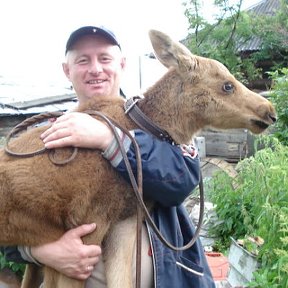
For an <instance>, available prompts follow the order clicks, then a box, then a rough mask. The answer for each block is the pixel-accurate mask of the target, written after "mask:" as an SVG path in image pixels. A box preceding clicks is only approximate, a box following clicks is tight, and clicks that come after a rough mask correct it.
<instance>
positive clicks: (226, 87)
mask: <svg viewBox="0 0 288 288" xmlns="http://www.w3.org/2000/svg"><path fill="white" fill-rule="evenodd" d="M222 89H223V91H224V92H228V93H232V92H233V91H234V85H233V84H232V83H230V82H227V83H225V84H224V85H223V87H222Z"/></svg>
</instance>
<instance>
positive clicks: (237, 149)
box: [199, 129, 253, 159]
mask: <svg viewBox="0 0 288 288" xmlns="http://www.w3.org/2000/svg"><path fill="white" fill-rule="evenodd" d="M199 136H202V137H205V143H206V156H207V157H209V156H210V157H222V158H228V159H243V158H245V157H247V156H249V155H251V151H252V150H253V147H251V145H252V146H253V141H251V137H252V136H251V134H250V132H248V131H247V130H246V129H230V130H225V131H218V130H212V129H206V130H203V131H202V132H201V133H200V134H199Z"/></svg>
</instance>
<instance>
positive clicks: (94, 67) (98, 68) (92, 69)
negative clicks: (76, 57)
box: [88, 61, 103, 74]
mask: <svg viewBox="0 0 288 288" xmlns="http://www.w3.org/2000/svg"><path fill="white" fill-rule="evenodd" d="M102 71H103V69H102V65H101V63H99V62H98V61H93V62H91V65H90V66H89V69H88V72H89V73H92V74H93V73H100V72H102Z"/></svg>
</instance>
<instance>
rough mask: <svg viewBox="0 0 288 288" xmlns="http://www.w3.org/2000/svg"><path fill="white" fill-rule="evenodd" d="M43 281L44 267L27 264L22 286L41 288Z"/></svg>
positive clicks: (22, 287) (24, 287)
mask: <svg viewBox="0 0 288 288" xmlns="http://www.w3.org/2000/svg"><path fill="white" fill-rule="evenodd" d="M42 281H43V273H42V267H39V266H37V265H35V264H27V265H26V268H25V273H24V276H23V280H22V283H21V288H39V286H40V285H41V283H42Z"/></svg>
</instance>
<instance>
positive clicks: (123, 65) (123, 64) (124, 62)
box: [121, 57, 126, 70]
mask: <svg viewBox="0 0 288 288" xmlns="http://www.w3.org/2000/svg"><path fill="white" fill-rule="evenodd" d="M121 68H122V70H125V68H126V57H122V59H121Z"/></svg>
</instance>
